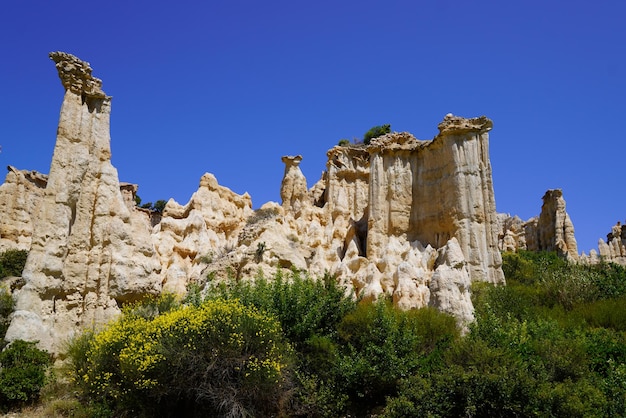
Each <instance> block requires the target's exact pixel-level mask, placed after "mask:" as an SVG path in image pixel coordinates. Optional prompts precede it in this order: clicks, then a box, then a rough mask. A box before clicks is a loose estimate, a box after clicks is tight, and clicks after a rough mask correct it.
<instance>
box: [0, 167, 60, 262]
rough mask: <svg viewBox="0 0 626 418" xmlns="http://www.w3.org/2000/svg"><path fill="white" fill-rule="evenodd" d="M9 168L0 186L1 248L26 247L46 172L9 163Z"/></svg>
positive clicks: (42, 190)
mask: <svg viewBox="0 0 626 418" xmlns="http://www.w3.org/2000/svg"><path fill="white" fill-rule="evenodd" d="M8 170H9V172H8V173H7V176H6V178H5V180H4V183H3V184H2V186H0V213H1V214H2V216H0V251H6V250H8V249H18V250H29V249H30V245H31V240H32V235H33V221H34V219H35V218H36V217H37V212H38V209H39V203H40V201H41V199H42V196H43V192H44V189H45V188H46V184H47V182H48V176H46V175H44V174H41V173H38V172H36V171H26V170H18V169H16V168H15V167H11V166H9V167H8Z"/></svg>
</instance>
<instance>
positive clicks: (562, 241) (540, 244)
mask: <svg viewBox="0 0 626 418" xmlns="http://www.w3.org/2000/svg"><path fill="white" fill-rule="evenodd" d="M542 199H543V205H542V206H541V214H540V215H539V216H538V217H533V218H530V219H529V220H527V221H526V222H523V221H522V220H521V219H520V218H519V217H517V216H513V217H511V216H509V215H504V214H499V215H498V222H499V228H498V229H499V231H500V232H499V248H500V249H501V250H502V251H517V250H529V251H555V252H557V254H559V255H560V256H562V257H565V258H567V259H568V260H570V261H578V258H579V255H578V245H577V243H576V237H575V236H574V224H573V223H572V220H571V219H570V217H569V215H568V213H567V211H566V208H565V206H566V205H565V199H564V198H563V191H562V190H561V189H551V190H548V191H547V192H546V193H545V194H544V196H543V198H542Z"/></svg>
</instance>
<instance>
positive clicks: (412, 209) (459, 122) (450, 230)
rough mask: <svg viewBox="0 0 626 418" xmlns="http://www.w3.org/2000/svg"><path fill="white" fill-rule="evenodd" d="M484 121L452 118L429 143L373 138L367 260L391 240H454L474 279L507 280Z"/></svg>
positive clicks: (487, 123)
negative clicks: (502, 266)
mask: <svg viewBox="0 0 626 418" xmlns="http://www.w3.org/2000/svg"><path fill="white" fill-rule="evenodd" d="M491 128H492V122H491V121H490V120H489V119H487V118H486V117H480V118H474V119H465V118H460V117H455V116H452V115H448V116H446V117H445V119H444V121H443V122H442V123H441V124H440V125H439V131H440V133H439V135H437V137H435V139H434V140H432V141H417V140H415V138H413V137H412V136H410V135H409V134H400V135H393V134H392V135H386V136H384V137H382V138H379V139H377V140H374V141H372V144H373V145H371V146H370V147H369V152H370V154H371V176H370V178H371V184H370V199H369V205H370V208H369V221H368V222H369V228H368V251H367V253H368V257H369V256H372V257H378V256H380V254H382V252H383V251H384V249H385V240H386V237H387V236H390V235H396V236H406V238H407V240H408V241H414V240H418V241H420V242H421V243H423V244H430V245H431V246H433V247H434V248H441V247H443V246H444V245H446V243H447V242H448V241H449V240H450V239H451V238H453V237H455V238H456V239H457V240H458V243H459V245H460V247H461V250H462V252H463V254H464V256H465V258H466V260H467V262H468V267H469V271H470V276H471V278H472V280H482V281H488V282H492V283H499V282H503V281H504V275H503V273H502V270H501V264H502V260H501V258H500V253H499V251H498V240H497V218H496V210H495V198H494V193H493V183H492V176H491V163H490V161H489V141H488V131H489V130H491Z"/></svg>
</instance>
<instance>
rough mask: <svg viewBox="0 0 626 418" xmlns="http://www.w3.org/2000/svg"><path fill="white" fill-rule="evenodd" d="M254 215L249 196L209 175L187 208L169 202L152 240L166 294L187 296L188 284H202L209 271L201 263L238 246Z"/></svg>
mask: <svg viewBox="0 0 626 418" xmlns="http://www.w3.org/2000/svg"><path fill="white" fill-rule="evenodd" d="M252 213H253V211H252V200H251V199H250V196H249V195H248V194H247V193H246V194H244V195H238V194H237V193H234V192H233V191H231V190H230V189H228V188H226V187H223V186H220V185H219V184H218V183H217V179H216V178H215V176H213V175H212V174H209V173H205V174H204V175H203V176H202V178H201V179H200V186H199V188H198V190H197V191H196V192H195V193H194V194H193V196H192V197H191V199H190V200H189V202H188V203H187V204H186V205H185V206H181V205H179V204H178V203H176V202H175V201H174V200H172V199H170V201H169V202H168V203H167V205H166V206H165V210H164V211H163V216H162V218H161V221H160V222H159V223H158V224H157V225H156V226H155V228H154V231H153V236H152V238H153V241H154V245H155V248H156V251H157V253H158V257H159V260H160V262H161V268H162V272H163V273H162V277H163V282H164V284H163V288H164V290H165V291H168V292H172V293H177V294H184V293H185V292H186V289H187V285H188V284H189V283H191V282H194V283H197V282H199V281H200V280H201V278H202V272H203V270H204V268H205V267H206V265H205V263H204V262H202V261H201V260H206V259H207V258H211V259H217V258H219V257H218V255H220V254H222V253H224V252H225V249H226V248H234V247H235V246H237V244H238V240H239V233H240V231H241V230H242V229H243V227H244V225H245V222H246V219H247V218H248V217H249V216H251V215H252Z"/></svg>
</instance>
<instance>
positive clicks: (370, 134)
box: [363, 124, 391, 145]
mask: <svg viewBox="0 0 626 418" xmlns="http://www.w3.org/2000/svg"><path fill="white" fill-rule="evenodd" d="M389 132H391V125H389V124H387V125H380V126H373V127H372V128H370V130H369V131H367V132H365V134H364V135H363V143H364V144H365V145H369V143H370V141H371V140H372V139H374V138H378V137H379V136H382V135H385V134H388V133H389Z"/></svg>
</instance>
